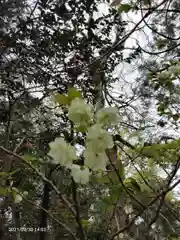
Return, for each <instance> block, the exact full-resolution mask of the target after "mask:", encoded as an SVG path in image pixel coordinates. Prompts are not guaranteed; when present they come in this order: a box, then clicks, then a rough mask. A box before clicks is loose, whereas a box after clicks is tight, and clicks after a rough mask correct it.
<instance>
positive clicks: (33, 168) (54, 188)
mask: <svg viewBox="0 0 180 240" xmlns="http://www.w3.org/2000/svg"><path fill="white" fill-rule="evenodd" d="M0 149H1V150H2V151H4V152H6V153H8V154H9V155H12V156H14V157H16V158H17V159H19V160H20V161H22V162H24V163H25V164H26V165H27V166H29V167H30V168H31V169H32V170H34V172H36V173H37V175H38V176H39V177H40V178H41V179H42V180H43V181H44V182H46V183H48V184H49V185H50V186H51V187H52V189H53V190H54V191H55V192H56V193H57V194H58V195H59V196H60V198H61V199H62V201H63V202H64V203H65V204H66V205H67V206H68V207H69V209H70V211H71V212H72V214H73V215H74V216H75V217H76V212H75V211H74V209H73V208H72V206H71V203H70V202H69V201H68V200H67V199H66V198H65V197H64V196H63V195H62V193H61V192H60V191H59V189H58V188H57V187H56V186H55V185H54V184H53V183H52V182H51V181H50V180H49V179H47V178H46V177H45V176H44V175H43V174H42V173H41V172H39V170H38V169H37V168H36V167H34V166H33V165H32V164H31V163H30V162H28V161H26V160H25V159H23V158H22V157H20V156H19V155H18V154H16V153H13V152H11V151H9V150H7V149H6V148H4V147H2V146H0Z"/></svg>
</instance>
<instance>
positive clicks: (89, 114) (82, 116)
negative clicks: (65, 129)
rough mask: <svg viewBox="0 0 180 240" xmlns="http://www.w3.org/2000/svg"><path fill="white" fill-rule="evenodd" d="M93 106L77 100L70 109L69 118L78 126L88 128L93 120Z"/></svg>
mask: <svg viewBox="0 0 180 240" xmlns="http://www.w3.org/2000/svg"><path fill="white" fill-rule="evenodd" d="M92 109H93V108H92V105H91V104H86V103H85V102H84V100H82V99H80V98H75V99H74V100H73V101H72V103H71V106H70V107H69V114H68V118H69V119H70V120H71V121H72V122H73V123H74V124H75V125H76V126H88V125H89V124H90V123H91V121H92V119H93V111H92Z"/></svg>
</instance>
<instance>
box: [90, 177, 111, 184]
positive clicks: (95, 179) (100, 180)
mask: <svg viewBox="0 0 180 240" xmlns="http://www.w3.org/2000/svg"><path fill="white" fill-rule="evenodd" d="M91 180H92V182H94V183H101V184H103V183H109V182H110V179H109V177H108V176H107V175H106V176H102V177H97V176H95V175H92V176H91Z"/></svg>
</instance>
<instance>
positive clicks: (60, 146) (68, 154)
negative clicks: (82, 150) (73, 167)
mask: <svg viewBox="0 0 180 240" xmlns="http://www.w3.org/2000/svg"><path fill="white" fill-rule="evenodd" d="M49 147H50V151H49V153H48V155H49V156H51V157H52V158H53V160H54V163H56V164H60V165H61V166H68V165H70V164H72V162H73V160H76V159H77V156H76V149H75V148H74V147H73V146H71V145H70V144H67V143H66V142H65V141H64V139H63V138H56V139H55V141H54V142H51V143H49Z"/></svg>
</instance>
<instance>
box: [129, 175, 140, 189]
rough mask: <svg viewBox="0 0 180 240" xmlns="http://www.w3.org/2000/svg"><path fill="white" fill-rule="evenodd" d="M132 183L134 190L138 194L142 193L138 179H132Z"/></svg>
mask: <svg viewBox="0 0 180 240" xmlns="http://www.w3.org/2000/svg"><path fill="white" fill-rule="evenodd" d="M129 179H130V182H131V185H132V186H133V188H134V190H136V191H138V192H141V187H140V185H139V184H138V183H137V181H136V179H134V178H132V177H130V178H129Z"/></svg>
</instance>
